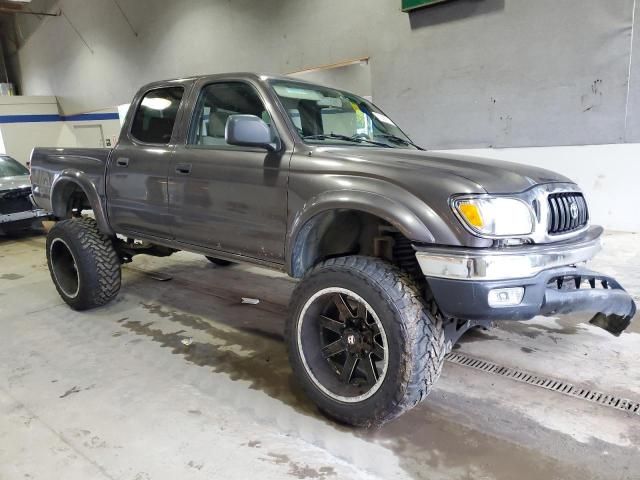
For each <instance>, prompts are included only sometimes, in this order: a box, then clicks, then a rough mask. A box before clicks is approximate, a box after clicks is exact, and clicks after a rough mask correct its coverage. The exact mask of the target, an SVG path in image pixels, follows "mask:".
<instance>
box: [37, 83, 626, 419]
mask: <svg viewBox="0 0 640 480" xmlns="http://www.w3.org/2000/svg"><path fill="white" fill-rule="evenodd" d="M31 165H32V170H31V175H32V183H33V195H34V198H35V200H36V202H37V204H38V205H39V206H40V207H41V208H43V209H45V210H51V211H53V212H54V214H55V216H56V217H57V218H58V219H59V220H61V221H59V222H57V223H56V225H55V226H54V228H53V229H52V230H51V231H50V233H49V235H48V239H47V258H48V263H49V269H50V271H51V277H52V279H53V282H54V284H55V286H56V288H57V290H58V292H59V293H60V295H61V296H62V298H63V299H64V300H65V301H66V302H67V303H68V304H69V305H70V306H71V307H72V308H74V309H77V310H83V309H88V308H92V307H97V306H99V305H103V304H105V303H107V302H108V301H109V300H111V299H113V298H114V297H115V296H116V294H117V293H118V290H119V288H120V266H121V264H122V263H124V262H129V261H131V259H132V257H134V256H135V255H137V254H150V255H159V256H165V255H170V254H171V253H173V252H175V251H178V250H188V251H191V252H197V253H200V254H203V255H204V256H206V257H207V258H209V259H210V260H211V261H212V262H214V263H217V264H219V265H224V264H228V263H231V262H249V263H254V264H259V265H264V266H267V267H271V268H274V269H278V270H282V271H285V272H287V273H288V274H289V275H291V276H293V277H295V278H300V279H301V280H300V282H299V284H298V286H297V288H296V290H295V292H294V294H293V295H292V297H291V304H290V316H289V319H288V322H287V325H286V338H287V343H288V348H289V355H290V360H291V364H292V368H293V370H294V373H295V375H296V377H297V378H298V379H299V380H300V382H301V384H302V386H303V388H304V389H305V391H306V392H307V393H308V395H309V396H310V397H311V398H312V400H313V401H314V402H315V403H316V404H317V405H318V406H319V408H320V409H321V410H322V411H323V412H325V413H326V414H328V415H329V416H331V417H332V418H335V419H337V420H339V421H341V422H346V423H350V424H352V425H361V426H368V425H375V424H381V423H383V422H385V421H387V420H389V419H391V418H394V417H396V416H398V415H399V414H401V413H402V412H403V411H405V410H407V409H409V408H411V407H413V406H414V405H416V404H417V403H418V402H419V401H420V400H422V399H423V398H425V397H426V396H427V395H428V394H429V392H430V391H431V389H432V386H433V384H434V382H435V381H436V380H437V379H438V376H439V375H440V372H441V370H442V365H443V360H444V356H445V354H446V353H447V351H449V350H450V349H451V347H452V345H453V344H454V343H455V342H456V341H457V339H458V338H459V337H460V335H462V334H463V333H464V332H465V331H466V330H468V329H469V328H471V327H474V326H478V325H480V326H482V325H486V324H487V322H491V321H495V320H527V319H531V318H532V317H534V316H536V315H556V314H565V313H570V312H575V311H584V312H591V313H592V314H593V315H594V316H593V318H592V320H591V322H592V323H594V324H596V325H598V326H601V327H603V328H605V329H606V330H608V331H610V332H611V333H613V334H615V335H618V334H620V333H621V332H622V331H623V330H624V329H625V328H626V327H627V326H628V325H629V322H630V321H631V319H632V317H633V315H634V314H635V304H634V302H633V300H632V299H631V297H630V296H629V295H628V294H627V293H626V292H625V291H624V289H623V288H622V287H621V286H620V285H619V284H618V282H616V281H615V280H614V279H613V278H611V277H608V276H606V275H603V274H600V273H596V272H593V271H591V270H588V269H586V268H585V266H584V265H583V264H584V262H585V261H587V260H589V259H590V258H591V257H593V256H594V255H595V254H596V253H597V252H598V250H599V249H600V248H601V244H600V236H601V235H602V228H601V227H597V226H593V225H591V224H590V219H589V210H588V206H587V201H586V199H585V198H584V195H583V194H582V192H581V191H580V188H579V187H578V186H577V185H576V184H575V183H573V182H572V181H571V180H569V179H568V178H565V177H563V176H561V175H558V174H556V173H553V172H550V171H546V170H541V169H538V168H533V167H528V166H523V165H516V164H512V163H505V162H496V161H490V160H481V159H474V158H467V157H463V156H458V155H453V154H442V153H431V152H428V151H425V150H424V149H422V148H420V147H419V146H417V145H415V144H414V143H413V142H412V141H411V140H410V139H409V138H408V137H407V136H406V135H405V134H404V133H403V132H402V131H401V130H400V128H398V126H396V125H395V124H394V123H393V121H392V120H391V119H390V118H389V117H388V116H386V115H385V114H384V113H383V112H382V111H381V110H380V109H378V108H377V107H376V106H374V105H373V104H371V103H370V102H368V101H367V100H364V99H362V98H360V97H358V96H356V95H352V94H350V93H347V92H343V91H339V90H335V89H332V88H326V87H322V86H318V85H313V84H310V83H305V82H300V81H296V80H292V79H290V78H283V77H274V76H266V75H256V74H245V73H243V74H225V75H212V76H205V77H195V78H184V79H178V80H170V81H163V82H157V83H153V84H150V85H146V86H145V87H143V88H142V89H141V90H140V91H139V92H138V93H137V95H136V96H135V98H134V99H133V103H132V104H131V108H130V110H129V112H128V114H127V118H126V121H125V124H124V127H123V129H122V133H121V135H120V140H119V142H118V144H117V145H116V147H115V148H114V149H113V150H106V149H104V150H103V149H73V148H70V149H67V148H64V149H61V148H36V149H35V150H34V151H33V154H32V158H31Z"/></svg>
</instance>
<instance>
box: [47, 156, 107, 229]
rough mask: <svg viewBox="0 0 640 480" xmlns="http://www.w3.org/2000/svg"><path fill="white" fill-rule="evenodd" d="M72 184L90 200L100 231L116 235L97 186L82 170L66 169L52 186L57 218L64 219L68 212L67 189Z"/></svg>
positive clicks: (52, 201) (52, 200)
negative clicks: (110, 224)
mask: <svg viewBox="0 0 640 480" xmlns="http://www.w3.org/2000/svg"><path fill="white" fill-rule="evenodd" d="M70 184H72V185H74V186H77V187H80V189H81V190H82V191H83V192H84V194H85V195H86V196H87V199H88V200H89V204H90V205H91V209H92V210H93V214H94V215H95V218H96V223H97V224H98V228H99V229H100V231H101V232H102V233H104V234H106V235H109V236H113V235H115V233H114V232H113V230H112V229H111V227H110V226H109V221H108V219H107V215H106V211H105V208H104V204H103V201H102V198H101V197H100V194H98V191H97V189H96V186H95V184H94V183H93V182H92V181H91V180H90V179H89V178H88V177H87V176H86V175H85V174H84V173H83V172H82V171H80V170H76V169H73V168H69V169H65V170H63V171H62V172H60V174H59V175H58V176H57V177H56V179H55V180H54V181H53V184H52V185H51V208H52V210H53V214H54V215H55V216H56V217H59V218H63V217H65V216H66V215H67V214H68V212H67V209H68V202H69V199H68V198H67V195H66V194H67V192H68V190H67V188H66V187H68V186H69V185H70Z"/></svg>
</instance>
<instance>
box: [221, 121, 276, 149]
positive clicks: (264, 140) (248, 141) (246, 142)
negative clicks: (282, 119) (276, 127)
mask: <svg viewBox="0 0 640 480" xmlns="http://www.w3.org/2000/svg"><path fill="white" fill-rule="evenodd" d="M271 137H272V135H271V128H269V125H267V124H266V123H265V122H264V121H263V120H262V119H261V118H259V117H256V116H255V115H231V116H230V117H229V119H228V120H227V126H226V128H225V132H224V138H225V140H226V142H227V143H228V144H229V145H238V146H241V147H262V148H265V149H267V150H268V151H270V152H273V151H275V150H277V148H278V144H277V143H276V142H274V141H273V140H272V138H271Z"/></svg>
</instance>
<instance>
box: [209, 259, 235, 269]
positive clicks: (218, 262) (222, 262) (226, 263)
mask: <svg viewBox="0 0 640 480" xmlns="http://www.w3.org/2000/svg"><path fill="white" fill-rule="evenodd" d="M206 259H207V260H209V261H210V262H211V263H213V264H215V265H218V266H219V267H227V266H229V265H231V264H233V262H230V261H229V260H223V259H222V258H216V257H206Z"/></svg>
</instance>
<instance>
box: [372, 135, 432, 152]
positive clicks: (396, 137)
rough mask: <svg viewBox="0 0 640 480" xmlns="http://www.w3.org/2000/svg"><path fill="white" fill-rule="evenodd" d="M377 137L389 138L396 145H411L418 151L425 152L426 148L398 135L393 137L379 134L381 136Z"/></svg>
mask: <svg viewBox="0 0 640 480" xmlns="http://www.w3.org/2000/svg"><path fill="white" fill-rule="evenodd" d="M376 137H384V138H388V139H389V140H391V141H394V142H396V143H402V144H404V145H411V146H413V147H416V148H417V149H418V150H424V148H422V147H421V146H419V145H416V144H415V143H413V142H412V141H411V140H409V139H407V138H402V137H399V136H397V135H392V134H391V133H379V134H377V135H376Z"/></svg>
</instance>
